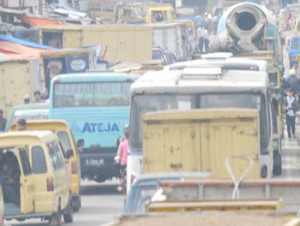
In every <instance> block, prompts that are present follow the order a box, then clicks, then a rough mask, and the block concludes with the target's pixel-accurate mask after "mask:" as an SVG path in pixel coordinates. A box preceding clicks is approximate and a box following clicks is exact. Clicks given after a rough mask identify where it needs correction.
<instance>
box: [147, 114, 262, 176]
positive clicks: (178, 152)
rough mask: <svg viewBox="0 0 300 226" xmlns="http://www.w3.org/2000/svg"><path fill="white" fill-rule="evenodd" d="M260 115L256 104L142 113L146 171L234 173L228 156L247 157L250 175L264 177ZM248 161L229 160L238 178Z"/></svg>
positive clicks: (220, 174)
mask: <svg viewBox="0 0 300 226" xmlns="http://www.w3.org/2000/svg"><path fill="white" fill-rule="evenodd" d="M259 137H260V136H259V119H258V111H257V110H255V109H200V110H199V109H198V110H189V111H165V112H153V113H147V114H145V115H144V117H143V155H144V172H191V171H194V172H195V171H197V172H210V173H212V176H213V177H215V178H230V175H229V173H228V170H227V168H226V164H225V159H226V158H228V157H229V156H242V157H248V158H250V159H252V160H253V161H254V165H253V166H252V168H251V170H250V171H249V173H248V175H247V176H246V178H247V179H253V178H259V177H260V164H259V158H258V156H259V147H260V139H259ZM247 166H248V162H247V161H245V160H241V159H233V160H231V161H230V167H231V169H232V171H233V173H234V175H235V176H236V177H240V176H241V175H242V174H243V172H244V171H245V169H246V168H247Z"/></svg>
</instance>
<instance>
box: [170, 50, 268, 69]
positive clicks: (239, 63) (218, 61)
mask: <svg viewBox="0 0 300 226" xmlns="http://www.w3.org/2000/svg"><path fill="white" fill-rule="evenodd" d="M224 54H225V53H224ZM224 54H223V55H220V56H219V57H218V55H216V56H215V57H208V58H205V59H199V60H192V61H185V62H178V63H175V64H171V65H168V66H165V67H164V70H165V71H169V70H182V69H184V68H186V67H202V66H205V65H216V66H220V67H223V68H224V69H228V70H253V71H267V62H266V61H265V60H253V59H249V58H241V57H228V56H226V55H224Z"/></svg>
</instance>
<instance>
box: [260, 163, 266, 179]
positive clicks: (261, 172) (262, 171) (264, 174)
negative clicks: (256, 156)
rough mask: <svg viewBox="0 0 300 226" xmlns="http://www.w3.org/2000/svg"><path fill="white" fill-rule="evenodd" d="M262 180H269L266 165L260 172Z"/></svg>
mask: <svg viewBox="0 0 300 226" xmlns="http://www.w3.org/2000/svg"><path fill="white" fill-rule="evenodd" d="M260 176H261V178H267V176H268V167H267V166H266V165H263V166H262V168H261V171H260Z"/></svg>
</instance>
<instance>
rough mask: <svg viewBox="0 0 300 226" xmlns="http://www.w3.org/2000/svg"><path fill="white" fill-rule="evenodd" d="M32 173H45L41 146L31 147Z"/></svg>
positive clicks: (45, 166) (44, 161) (45, 167)
mask: <svg viewBox="0 0 300 226" xmlns="http://www.w3.org/2000/svg"><path fill="white" fill-rule="evenodd" d="M31 158H32V171H33V173H36V174H42V173H46V172H47V165H46V160H45V155H44V152H43V148H42V147H41V146H34V147H32V155H31Z"/></svg>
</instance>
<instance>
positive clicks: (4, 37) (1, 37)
mask: <svg viewBox="0 0 300 226" xmlns="http://www.w3.org/2000/svg"><path fill="white" fill-rule="evenodd" d="M0 41H7V42H13V43H17V44H21V45H24V46H28V47H32V48H39V49H53V50H55V49H57V48H55V47H52V46H47V45H42V44H39V43H35V42H29V41H25V40H22V39H18V38H14V37H10V36H7V35H1V34H0Z"/></svg>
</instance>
